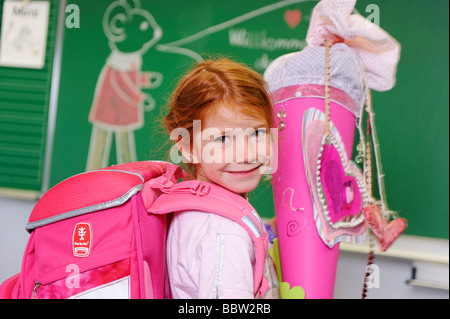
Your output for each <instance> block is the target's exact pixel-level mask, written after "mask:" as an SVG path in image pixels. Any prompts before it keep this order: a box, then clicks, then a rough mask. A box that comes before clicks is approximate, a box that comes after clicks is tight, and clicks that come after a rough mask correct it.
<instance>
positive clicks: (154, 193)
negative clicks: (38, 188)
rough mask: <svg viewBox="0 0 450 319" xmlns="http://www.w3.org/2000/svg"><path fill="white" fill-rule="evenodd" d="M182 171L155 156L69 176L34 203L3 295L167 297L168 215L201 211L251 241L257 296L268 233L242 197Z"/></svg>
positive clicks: (261, 287)
mask: <svg viewBox="0 0 450 319" xmlns="http://www.w3.org/2000/svg"><path fill="white" fill-rule="evenodd" d="M183 177H186V173H185V172H184V171H183V170H182V169H181V167H179V166H177V165H174V164H171V163H167V162H159V161H143V162H134V163H128V164H122V165H115V166H111V167H109V168H105V169H99V170H95V171H90V172H86V173H82V174H78V175H75V176H72V177H70V178H68V179H66V180H64V181H62V182H61V183H59V184H57V185H56V186H55V187H53V188H52V189H50V190H49V191H48V192H47V193H45V194H44V196H43V197H42V198H41V199H40V200H39V201H38V203H37V204H36V206H35V207H34V209H33V211H32V213H31V215H30V218H29V222H28V224H27V225H26V229H27V230H28V231H29V232H30V233H31V234H30V238H29V240H28V244H27V246H26V249H25V254H24V257H23V261H22V269H21V272H20V273H19V274H17V275H15V276H13V277H11V278H9V279H8V280H6V281H5V282H4V283H3V284H2V285H1V286H0V298H3V299H17V298H21V299H28V298H36V299H43V298H61V299H66V298H133V299H135V298H155V299H161V298H171V293H170V287H169V285H168V277H167V267H166V233H167V229H168V225H169V223H170V218H171V213H172V212H176V211H183V210H199V211H206V212H211V213H216V214H219V215H221V216H224V217H227V218H229V219H231V220H233V221H235V222H237V223H239V224H240V225H241V226H242V227H244V228H245V229H246V230H247V231H248V233H249V234H250V236H251V238H252V240H253V242H254V246H255V259H256V262H255V265H254V272H253V276H254V277H253V279H254V280H253V281H254V294H255V297H259V296H260V295H261V294H262V293H264V292H265V291H266V290H267V289H268V285H267V281H266V279H265V277H264V275H263V272H264V263H265V261H266V255H267V249H268V236H267V232H266V229H265V227H264V224H263V223H262V221H261V219H260V217H259V216H258V214H257V213H256V211H255V210H254V209H253V207H252V206H251V205H250V204H249V203H248V201H247V200H245V199H243V198H242V197H241V196H238V195H235V194H233V193H232V192H230V191H228V190H226V189H225V188H222V187H220V186H218V185H216V184H212V183H208V182H199V181H196V180H192V181H183V182H178V179H179V178H183Z"/></svg>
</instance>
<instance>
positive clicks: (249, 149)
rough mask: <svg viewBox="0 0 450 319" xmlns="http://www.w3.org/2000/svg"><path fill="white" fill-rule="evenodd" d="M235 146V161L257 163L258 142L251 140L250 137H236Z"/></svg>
mask: <svg viewBox="0 0 450 319" xmlns="http://www.w3.org/2000/svg"><path fill="white" fill-rule="evenodd" d="M234 146H235V150H234V154H235V161H234V162H235V163H238V164H242V163H256V158H257V156H256V154H257V152H256V144H255V143H252V142H250V141H249V138H248V137H242V138H238V139H236V143H235V144H234Z"/></svg>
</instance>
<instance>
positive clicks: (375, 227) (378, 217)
mask: <svg viewBox="0 0 450 319" xmlns="http://www.w3.org/2000/svg"><path fill="white" fill-rule="evenodd" d="M364 218H365V219H366V222H367V224H369V227H370V228H371V229H372V232H373V234H374V235H375V236H376V237H377V239H378V242H379V244H380V249H381V251H386V249H388V248H389V246H391V245H392V243H393V242H394V241H395V240H396V239H397V238H398V237H399V236H400V235H401V233H403V231H405V229H406V227H407V222H406V219H404V218H396V219H394V220H393V221H391V222H389V223H388V222H387V221H386V219H384V217H383V215H382V213H381V210H380V207H379V206H378V205H369V206H366V207H364Z"/></svg>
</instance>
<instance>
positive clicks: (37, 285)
mask: <svg viewBox="0 0 450 319" xmlns="http://www.w3.org/2000/svg"><path fill="white" fill-rule="evenodd" d="M40 285H41V283H40V282H39V281H36V282H35V283H34V288H33V291H32V292H31V297H30V299H39V296H38V293H37V290H38V288H39V286H40Z"/></svg>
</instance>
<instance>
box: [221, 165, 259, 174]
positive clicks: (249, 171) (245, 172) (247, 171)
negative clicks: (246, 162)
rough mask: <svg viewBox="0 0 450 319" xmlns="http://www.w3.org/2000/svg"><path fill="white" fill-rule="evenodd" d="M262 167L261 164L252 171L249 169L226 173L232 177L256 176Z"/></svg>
mask: <svg viewBox="0 0 450 319" xmlns="http://www.w3.org/2000/svg"><path fill="white" fill-rule="evenodd" d="M261 165H262V164H259V165H258V166H256V167H255V168H252V169H249V170H246V171H226V172H227V173H229V174H231V175H234V176H248V175H251V174H254V173H255V172H256V171H257V170H258V168H259V167H260V166H261Z"/></svg>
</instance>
